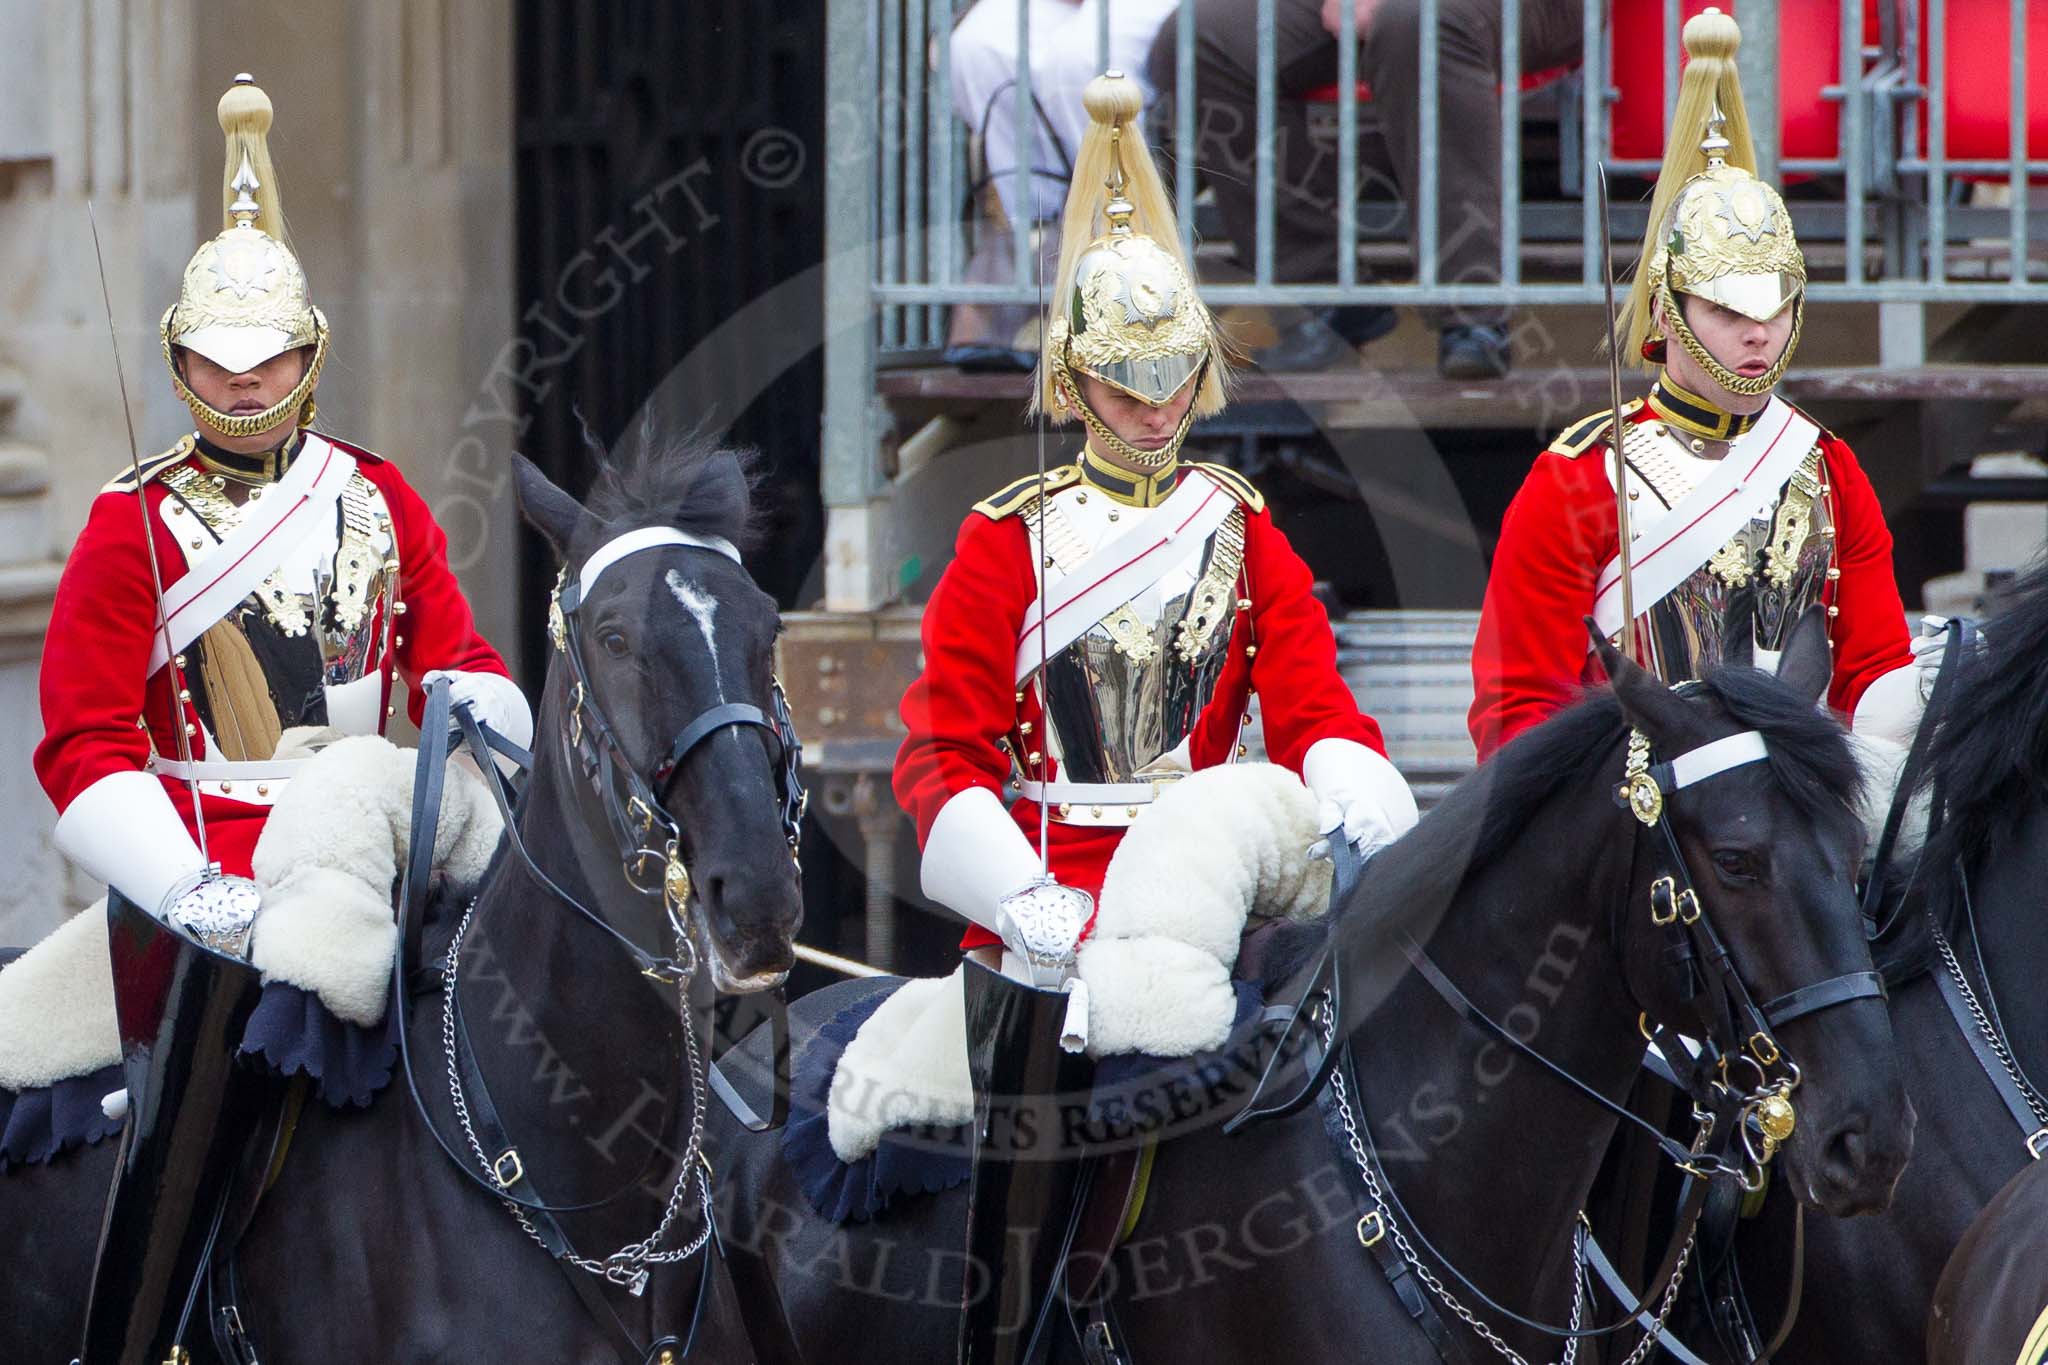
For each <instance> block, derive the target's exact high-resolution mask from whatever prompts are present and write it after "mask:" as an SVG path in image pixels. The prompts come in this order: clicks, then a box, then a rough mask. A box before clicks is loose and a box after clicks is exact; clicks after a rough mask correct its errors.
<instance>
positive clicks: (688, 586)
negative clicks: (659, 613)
mask: <svg viewBox="0 0 2048 1365" xmlns="http://www.w3.org/2000/svg"><path fill="white" fill-rule="evenodd" d="M666 581H667V583H668V590H669V591H670V592H672V593H674V594H675V599H676V601H678V602H680V603H682V604H683V610H684V611H687V612H688V613H690V615H691V616H692V617H694V618H695V619H696V622H697V630H698V631H699V632H700V633H701V634H702V635H703V636H704V648H705V650H706V652H708V653H709V654H710V655H711V685H712V687H713V689H714V690H716V691H717V693H718V700H720V701H724V700H725V679H724V678H723V677H722V676H720V674H719V669H718V641H717V640H716V639H714V638H713V637H712V634H711V618H712V617H713V616H715V615H717V613H718V599H717V598H715V597H713V596H712V595H711V594H710V593H708V592H705V591H704V590H703V589H701V588H699V587H698V586H697V585H696V584H694V583H692V582H690V581H689V580H688V579H687V578H684V577H683V576H682V575H681V574H679V573H677V572H676V571H675V570H674V569H670V570H669V571H668V576H667V579H666Z"/></svg>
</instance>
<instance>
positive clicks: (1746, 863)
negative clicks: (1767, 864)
mask: <svg viewBox="0 0 2048 1365" xmlns="http://www.w3.org/2000/svg"><path fill="white" fill-rule="evenodd" d="M1714 866H1715V867H1717V868H1719V869H1720V870H1721V871H1722V872H1724V873H1726V874H1727V875H1728V876H1730V877H1736V878H1739V879H1741V880H1744V881H1753V880H1755V878H1756V875H1757V867H1756V861H1755V860H1754V859H1753V858H1751V857H1750V856H1749V854H1747V853H1745V852H1742V851H1741V850H1739V849H1732V848H1723V849H1716V850H1715V852H1714Z"/></svg>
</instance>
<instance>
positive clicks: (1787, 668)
mask: <svg viewBox="0 0 2048 1365" xmlns="http://www.w3.org/2000/svg"><path fill="white" fill-rule="evenodd" d="M1824 610H1825V609H1824V608H1821V607H1809V608H1807V611H1806V615H1804V616H1802V617H1800V618H1799V624H1798V625H1795V626H1794V627H1792V638H1791V639H1790V640H1788V641H1786V643H1785V655H1784V657H1783V658H1781V659H1779V660H1778V680H1779V681H1780V682H1782V683H1784V684H1785V685H1786V686H1787V687H1790V688H1791V689H1792V690H1793V691H1794V692H1797V693H1798V694H1799V695H1800V696H1802V697H1805V698H1806V699H1807V700H1809V701H1813V702H1818V701H1819V700H1820V699H1821V698H1822V697H1824V696H1826V695H1827V691H1828V680H1829V679H1830V678H1831V677H1833V675H1834V671H1835V665H1834V659H1833V657H1832V655H1831V653H1830V650H1829V646H1828V633H1827V617H1826V615H1825V614H1824Z"/></svg>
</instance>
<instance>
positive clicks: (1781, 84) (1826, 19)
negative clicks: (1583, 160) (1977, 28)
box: [1613, 0, 2048, 161]
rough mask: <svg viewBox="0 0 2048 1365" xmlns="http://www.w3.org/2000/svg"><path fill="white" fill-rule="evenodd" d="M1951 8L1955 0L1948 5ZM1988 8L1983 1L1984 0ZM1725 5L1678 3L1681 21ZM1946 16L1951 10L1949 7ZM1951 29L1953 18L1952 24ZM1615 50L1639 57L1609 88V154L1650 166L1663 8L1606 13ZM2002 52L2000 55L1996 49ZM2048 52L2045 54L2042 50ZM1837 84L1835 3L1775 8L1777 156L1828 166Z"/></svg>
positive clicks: (1801, 0)
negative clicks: (1831, 96) (1614, 91)
mask: <svg viewBox="0 0 2048 1365" xmlns="http://www.w3.org/2000/svg"><path fill="white" fill-rule="evenodd" d="M1882 2H1883V0H1865V3H1864V6H1863V10H1864V15H1863V19H1864V39H1863V40H1864V42H1865V43H1866V44H1875V43H1876V42H1877V41H1878V36H1879V31H1878V10H1879V6H1880V5H1881V4H1882ZM1950 3H1951V6H1952V7H1953V6H1955V5H1956V4H1957V3H1958V0H1950ZM1987 3H1988V0H1987ZM1710 4H1714V5H1716V7H1717V8H1721V9H1726V8H1727V0H1718V3H1717V0H1684V3H1683V4H1682V5H1681V6H1680V9H1681V10H1682V13H1683V18H1685V19H1690V18H1691V17H1692V16H1693V15H1695V14H1698V13H1699V12H1700V11H1701V10H1703V9H1706V8H1707V7H1708V6H1709V5H1710ZM1951 14H1953V8H1952V9H1951ZM1951 26H1953V19H1952V20H1951ZM1613 28H1614V49H1613V50H1614V51H1616V52H1623V53H1639V54H1643V55H1641V56H1640V57H1638V58H1637V59H1635V60H1632V61H1627V62H1625V63H1623V64H1621V69H1620V70H1618V71H1617V72H1615V81H1614V83H1615V86H1616V87H1617V88H1618V89H1619V91H1620V93H1621V98H1620V99H1619V100H1618V101H1616V103H1615V105H1614V155H1615V156H1616V157H1617V158H1618V159H1620V160H1624V161H1655V160H1658V159H1660V158H1662V156H1663V155H1664V109H1665V106H1666V105H1667V104H1668V103H1669V100H1668V98H1667V97H1666V93H1665V90H1664V59H1663V56H1662V54H1663V51H1664V37H1665V35H1664V7H1663V6H1662V5H1652V4H1618V5H1615V6H1614V7H1613ZM2000 50H2001V52H2002V51H2003V49H2002V48H2001V49H2000ZM2044 50H2048V49H2044ZM1841 81H1842V7H1841V3H1840V0H1781V3H1780V5H1779V7H1778V117H1779V124H1778V126H1779V144H1778V145H1779V155H1781V156H1784V157H1796V158H1802V159H1812V160H1832V159H1834V158H1835V157H1837V156H1839V155H1840V154H1841V106H1840V104H1839V103H1837V102H1835V101H1832V100H1828V99H1824V98H1822V96H1821V91H1822V90H1823V89H1824V88H1825V87H1828V86H1838V85H1840V84H1841Z"/></svg>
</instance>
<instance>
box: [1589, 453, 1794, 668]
mask: <svg viewBox="0 0 2048 1365" xmlns="http://www.w3.org/2000/svg"><path fill="white" fill-rule="evenodd" d="M1638 433H1640V435H1639V434H1638ZM1625 445H1626V448H1627V451H1628V457H1629V465H1630V474H1631V485H1632V486H1636V487H1639V489H1640V491H1641V492H1642V493H1643V494H1644V496H1643V497H1642V498H1640V499H1638V501H1637V506H1638V507H1640V506H1642V505H1643V503H1644V502H1649V503H1650V506H1651V507H1653V508H1655V509H1656V510H1657V511H1658V512H1660V513H1661V512H1662V511H1664V510H1665V509H1666V508H1668V507H1669V506H1671V505H1673V504H1676V503H1677V502H1678V501H1680V500H1681V499H1682V498H1683V497H1684V496H1685V495H1686V494H1687V493H1689V492H1691V491H1692V487H1693V485H1694V484H1695V483H1696V482H1697V481H1698V477H1697V476H1698V474H1699V472H1700V471H1699V467H1700V466H1705V465H1708V463H1709V462H1707V461H1703V460H1694V459H1690V458H1689V457H1687V456H1685V455H1684V453H1683V451H1682V448H1681V447H1679V445H1678V443H1677V441H1676V440H1675V439H1674V438H1671V437H1669V436H1663V435H1660V434H1659V433H1657V431H1656V430H1655V426H1654V424H1647V423H1645V424H1639V425H1637V426H1635V427H1633V428H1631V429H1630V431H1629V433H1628V436H1627V439H1626V442H1625ZM1826 482H1827V471H1826V467H1825V465H1824V464H1823V462H1822V459H1821V452H1820V448H1819V447H1818V446H1815V447H1814V448H1813V449H1812V450H1810V451H1808V452H1807V454H1806V457H1805V458H1804V459H1803V460H1801V461H1800V464H1799V467H1798V469H1797V470H1796V471H1794V473H1793V475H1792V477H1791V478H1790V479H1788V480H1786V482H1785V484H1784V486H1783V487H1782V488H1780V489H1779V490H1778V494H1777V496H1776V498H1774V499H1773V500H1772V502H1771V504H1770V505H1769V506H1768V507H1767V508H1765V509H1764V510H1763V511H1762V512H1761V514H1760V515H1758V516H1756V517H1753V518H1752V519H1751V520H1749V521H1748V522H1745V523H1744V524H1743V525H1742V526H1741V527H1739V528H1738V529H1737V530H1736V532H1735V534H1734V535H1732V536H1731V537H1729V539H1728V541H1727V543H1726V544H1724V545H1723V546H1722V547H1721V548H1720V549H1719V550H1717V551H1716V552H1715V553H1714V554H1713V555H1712V556H1710V557H1709V558H1708V560H1707V562H1706V563H1704V564H1702V565H1700V566H1699V567H1698V568H1696V569H1694V570H1693V571H1692V573H1691V574H1690V575H1689V576H1688V577H1687V578H1686V579H1685V581H1683V582H1682V583H1680V584H1679V585H1678V586H1677V587H1676V588H1673V589H1672V590H1671V591H1670V592H1668V593H1666V594H1665V595H1664V596H1663V597H1661V598H1659V599H1658V600H1657V601H1655V602H1653V603H1651V604H1649V605H1648V606H1647V607H1644V606H1641V605H1639V606H1638V607H1637V611H1638V612H1639V613H1640V614H1641V625H1640V626H1639V627H1638V630H1639V638H1640V639H1642V640H1643V642H1644V643H1645V645H1646V647H1647V650H1648V661H1649V664H1650V667H1651V668H1652V669H1653V670H1654V671H1655V672H1656V674H1657V676H1658V677H1660V678H1662V679H1664V681H1666V682H1669V683H1678V682H1684V681H1686V680H1688V679H1693V678H1698V677H1701V676H1702V675H1704V674H1705V673H1706V671H1707V670H1708V669H1710V668H1713V667H1715V666H1716V665H1718V664H1724V663H1735V664H1754V665H1756V666H1758V667H1765V668H1775V667H1776V665H1777V657H1778V655H1779V654H1781V653H1783V652H1784V649H1785V645H1786V642H1787V640H1788V639H1789V638H1790V636H1791V633H1792V627H1793V626H1794V625H1796V624H1797V623H1798V622H1799V620H1800V618H1801V617H1802V616H1804V615H1805V614H1806V612H1807V611H1808V610H1809V609H1810V608H1813V607H1816V606H1818V605H1820V603H1821V600H1822V595H1823V593H1824V592H1825V591H1826V589H1827V584H1828V580H1829V577H1830V573H1829V571H1830V569H1831V568H1832V567H1833V564H1834V555H1835V526H1834V521H1833V518H1832V516H1831V514H1830V512H1829V507H1828V499H1827V496H1826V493H1825V491H1824V490H1825V484H1826ZM1652 499H1654V501H1652ZM1660 503H1661V504H1662V506H1659V504H1660Z"/></svg>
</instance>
